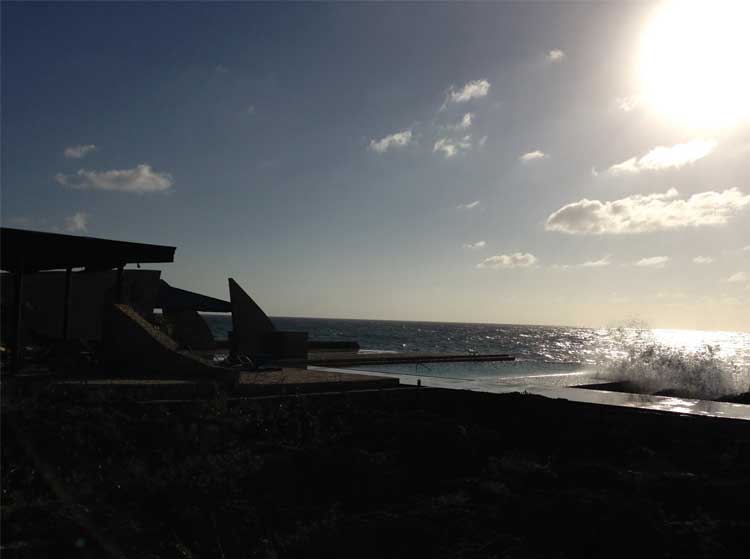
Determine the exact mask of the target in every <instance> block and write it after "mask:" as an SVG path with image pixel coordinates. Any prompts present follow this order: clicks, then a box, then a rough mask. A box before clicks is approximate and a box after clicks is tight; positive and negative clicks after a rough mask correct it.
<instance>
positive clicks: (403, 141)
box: [370, 130, 412, 153]
mask: <svg viewBox="0 0 750 559" xmlns="http://www.w3.org/2000/svg"><path fill="white" fill-rule="evenodd" d="M411 138H412V134H411V130H402V131H401V132H395V133H393V134H389V135H388V136H386V137H384V138H380V139H379V140H370V149H371V150H372V151H376V152H378V153H385V152H386V151H388V150H389V149H391V148H397V147H404V146H406V145H409V143H411Z"/></svg>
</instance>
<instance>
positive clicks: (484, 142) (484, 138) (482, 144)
mask: <svg viewBox="0 0 750 559" xmlns="http://www.w3.org/2000/svg"><path fill="white" fill-rule="evenodd" d="M486 143H487V136H482V137H481V138H479V147H480V148H483V147H484V144H486Z"/></svg>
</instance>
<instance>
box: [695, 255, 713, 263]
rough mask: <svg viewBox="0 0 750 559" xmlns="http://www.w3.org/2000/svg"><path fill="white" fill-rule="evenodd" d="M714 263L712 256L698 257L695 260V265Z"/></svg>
mask: <svg viewBox="0 0 750 559" xmlns="http://www.w3.org/2000/svg"><path fill="white" fill-rule="evenodd" d="M713 261H714V259H713V258H711V257H710V256H696V257H695V258H693V263H694V264H710V263H711V262H713Z"/></svg>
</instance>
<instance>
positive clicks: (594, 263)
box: [581, 255, 612, 268]
mask: <svg viewBox="0 0 750 559" xmlns="http://www.w3.org/2000/svg"><path fill="white" fill-rule="evenodd" d="M610 264H612V257H611V256H609V255H607V256H605V257H604V258H600V259H599V260H587V261H586V262H584V263H583V264H581V268H603V267H604V266H609V265H610Z"/></svg>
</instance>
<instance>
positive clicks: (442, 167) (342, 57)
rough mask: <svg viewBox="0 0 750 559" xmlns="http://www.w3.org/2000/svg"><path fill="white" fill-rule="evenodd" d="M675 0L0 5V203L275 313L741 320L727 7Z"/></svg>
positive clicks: (748, 300)
mask: <svg viewBox="0 0 750 559" xmlns="http://www.w3.org/2000/svg"><path fill="white" fill-rule="evenodd" d="M687 4H689V2H683V3H682V4H681V5H680V7H679V9H675V7H674V5H672V4H664V3H658V2H653V3H649V2H642V3H635V2H632V3H631V2H628V3H610V2H606V3H598V2H575V3H573V2H570V3H569V2H550V3H540V2H527V3H494V4H484V3H483V4H458V3H456V4H241V3H240V4H237V3H235V4H218V3H184V4H179V3H164V4H157V3H148V4H140V3H124V4H116V3H98V4H90V3H70V4H66V3H54V4H44V3H7V2H4V3H3V4H2V75H1V77H2V107H1V111H2V128H1V130H0V132H1V134H2V174H1V179H2V184H1V188H2V191H1V195H2V198H1V202H2V206H1V209H2V214H1V215H2V224H3V226H7V227H18V228H25V229H34V230H44V231H55V232H65V233H72V234H80V235H90V236H94V237H103V238H113V239H121V240H129V241H137V242H146V243H156V244H165V245H172V246H176V247H178V248H177V252H176V255H175V262H174V263H173V264H166V265H164V266H163V268H162V269H163V277H164V278H165V279H166V280H167V281H168V282H170V283H171V284H172V285H175V286H177V287H181V288H184V289H190V290H194V291H198V292H201V293H205V294H208V295H212V296H216V297H222V298H228V287H227V278H228V277H233V278H234V279H236V280H237V281H238V282H239V283H240V284H241V285H242V286H243V287H244V288H245V289H246V290H247V291H248V293H250V294H251V296H252V297H253V298H254V299H255V300H256V301H257V302H258V304H260V305H261V307H263V308H264V310H266V312H267V313H268V314H269V315H271V316H310V317H334V318H337V317H338V318H370V319H394V320H434V321H458V322H490V323H520V324H554V325H577V326H592V327H607V326H613V325H620V324H623V323H627V322H630V321H634V320H636V321H639V322H641V323H645V324H648V325H650V326H653V327H666V328H692V329H707V330H710V329H721V330H742V331H748V330H750V183H749V182H748V181H749V179H748V177H749V176H750V109H749V106H750V102H748V101H747V100H748V99H750V78H748V77H747V75H746V74H748V73H747V71H746V65H747V61H746V60H744V57H745V56H746V53H747V52H748V51H750V43H748V42H747V41H748V39H747V38H746V36H745V35H746V34H745V33H744V30H741V29H740V27H739V25H738V24H737V22H741V21H746V19H745V20H743V19H742V17H740V16H742V15H743V13H744V12H742V10H743V9H744V7H743V4H744V3H742V2H735V3H732V2H728V3H724V4H722V3H721V2H719V3H716V2H713V3H702V4H701V5H700V6H698V7H694V6H692V5H690V6H687ZM686 6H687V7H686ZM749 13H750V12H749ZM745 47H747V48H745Z"/></svg>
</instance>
